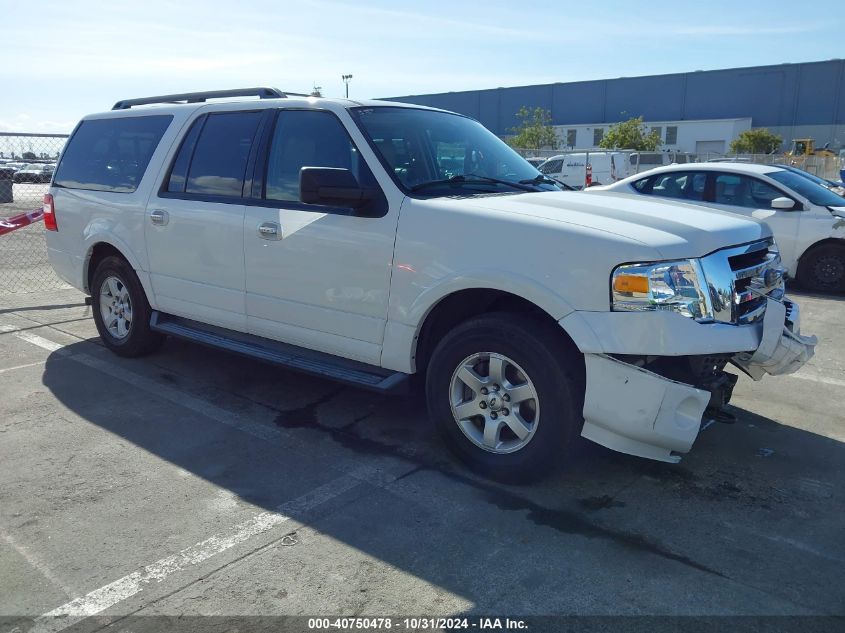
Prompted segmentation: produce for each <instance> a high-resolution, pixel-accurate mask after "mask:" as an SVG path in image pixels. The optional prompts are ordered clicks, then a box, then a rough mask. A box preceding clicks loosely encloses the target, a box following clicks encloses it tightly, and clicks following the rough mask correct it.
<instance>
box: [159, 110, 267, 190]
mask: <svg viewBox="0 0 845 633" xmlns="http://www.w3.org/2000/svg"><path fill="white" fill-rule="evenodd" d="M260 121H261V112H221V113H215V114H209V115H208V117H207V118H206V119H205V123H204V124H203V125H202V130H201V131H199V137H198V138H197V139H196V142H195V143H194V142H193V138H192V135H193V132H194V128H192V129H191V132H189V133H188V136H187V137H186V138H185V141H184V142H183V143H182V147H181V148H180V149H179V155H178V156H177V157H176V162H175V163H174V171H175V170H176V169H178V168H180V165H182V164H185V163H189V166H188V170H187V179H186V181H185V185H184V186H185V189H184V191H185V193H188V194H195V195H205V196H225V197H230V198H240V197H241V193H242V191H243V186H244V175H245V173H246V166H247V162H248V160H249V152H250V149H251V148H252V142H253V139H254V138H255V133H256V131H257V130H258V123H259V122H260ZM196 125H197V124H194V127H196ZM189 154H190V155H189ZM183 173H184V172H183ZM177 178H178V174H177ZM180 184H181V183H178V184H177V182H174V181H173V176H172V175H171V182H169V183H168V190H169V191H174V190H176V191H179V186H180ZM171 187H174V188H175V189H174V188H171Z"/></svg>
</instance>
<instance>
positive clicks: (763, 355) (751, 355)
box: [731, 299, 818, 380]
mask: <svg viewBox="0 0 845 633" xmlns="http://www.w3.org/2000/svg"><path fill="white" fill-rule="evenodd" d="M800 330H801V323H800V314H799V310H798V304H795V303H792V302H791V301H788V300H784V301H783V302H782V303H781V302H780V301H775V300H773V299H769V300H768V304H767V306H766V316H765V318H764V321H763V336H762V339H761V341H760V346H759V347H758V348H757V350H756V351H754V352H743V353H741V354H737V355H736V356H734V357H733V358H732V359H731V361H732V362H733V363H734V364H735V365H736V366H737V367H739V368H740V369H742V370H743V371H744V372H745V373H747V374H748V375H749V376H751V377H752V378H753V379H754V380H760V379H761V378H763V376H765V375H766V374H769V375H772V376H779V375H782V374H792V373H794V372H796V371H798V370H799V369H801V367H803V366H804V364H805V363H806V362H807V361H808V360H810V359H811V358H812V357H813V353H814V352H815V347H816V343H818V339H817V338H816V337H815V336H802V335H801V333H800Z"/></svg>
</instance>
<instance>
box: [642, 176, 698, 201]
mask: <svg viewBox="0 0 845 633" xmlns="http://www.w3.org/2000/svg"><path fill="white" fill-rule="evenodd" d="M651 181H652V185H651V191H650V192H648V193H651V194H652V195H655V196H662V197H665V198H679V199H681V200H704V188H705V186H706V185H707V175H706V174H703V173H700V172H691V171H674V172H671V173H668V174H659V175H657V176H652V178H651ZM640 182H643V181H640ZM643 193H646V192H645V191H644V192H643Z"/></svg>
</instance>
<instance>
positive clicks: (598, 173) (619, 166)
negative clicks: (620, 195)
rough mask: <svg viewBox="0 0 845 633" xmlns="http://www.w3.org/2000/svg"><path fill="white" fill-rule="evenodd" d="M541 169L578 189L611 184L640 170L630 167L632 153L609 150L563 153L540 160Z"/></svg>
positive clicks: (544, 172) (539, 168)
mask: <svg viewBox="0 0 845 633" xmlns="http://www.w3.org/2000/svg"><path fill="white" fill-rule="evenodd" d="M588 165H589V166H590V169H589V170H588V169H587V166H588ZM537 169H538V170H540V172H541V173H543V174H545V175H546V176H549V177H550V178H554V179H555V180H558V181H560V182H562V183H564V184H566V185H569V186H570V187H573V188H575V189H583V188H584V187H591V186H593V185H610V184H613V183H614V182H616V181H617V180H622V179H623V178H627V177H628V176H629V174H631V173H636V172H629V171H628V157H627V155H626V154H625V153H624V152H607V151H597V152H573V153H571V154H559V155H558V156H552V157H551V158H549V159H548V160H546V161H545V162H544V163H542V164H540V166H539V167H537Z"/></svg>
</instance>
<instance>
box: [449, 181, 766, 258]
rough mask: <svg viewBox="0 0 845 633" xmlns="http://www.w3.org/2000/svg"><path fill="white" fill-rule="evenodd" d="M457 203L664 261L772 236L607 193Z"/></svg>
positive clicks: (751, 224) (704, 214)
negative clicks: (650, 252)
mask: <svg viewBox="0 0 845 633" xmlns="http://www.w3.org/2000/svg"><path fill="white" fill-rule="evenodd" d="M456 202H459V203H460V204H461V205H462V206H472V207H475V208H478V209H482V208H483V209H486V210H488V211H501V212H504V213H508V214H515V215H523V216H528V217H533V218H539V219H542V220H547V221H550V222H556V223H557V222H559V223H562V224H570V225H575V226H579V227H584V228H587V229H592V230H595V231H601V232H605V233H612V234H614V235H617V236H620V237H623V238H626V239H628V240H634V241H637V242H640V243H641V244H644V245H646V246H649V247H651V248H653V249H655V250H656V251H658V252H659V253H660V256H661V257H662V258H664V259H682V258H687V257H701V256H703V255H707V254H708V253H712V252H713V251H716V250H719V249H721V248H725V247H728V246H735V245H737V244H745V243H748V242H753V241H756V240H759V239H762V238H768V237H771V235H772V233H771V231H770V230H769V228H768V227H767V226H766V225H765V224H763V223H762V222H759V221H757V220H753V219H751V218H745V217H743V216H741V215H737V214H735V213H729V212H727V211H722V210H719V209H711V208H706V207H701V206H698V205H693V204H685V203H683V202H679V201H676V200H671V201H670V200H661V199H659V198H653V197H642V196H633V195H630V194H621V193H611V192H604V191H601V192H596V191H593V192H590V193H589V194H588V193H584V192H580V191H564V192H558V191H550V192H543V193H525V194H516V195H506V196H484V197H475V198H462V199H461V200H460V201H456Z"/></svg>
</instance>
